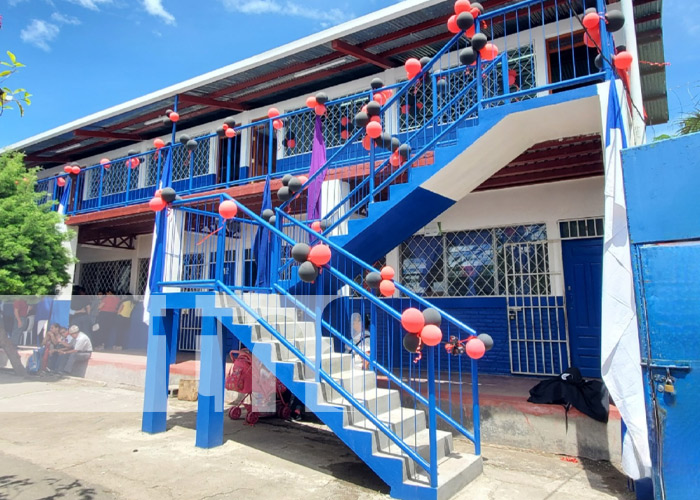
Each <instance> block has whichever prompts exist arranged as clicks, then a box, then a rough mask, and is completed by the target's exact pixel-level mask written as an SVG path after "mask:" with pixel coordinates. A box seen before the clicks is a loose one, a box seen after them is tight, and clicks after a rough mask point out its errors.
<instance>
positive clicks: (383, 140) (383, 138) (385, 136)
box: [377, 132, 392, 149]
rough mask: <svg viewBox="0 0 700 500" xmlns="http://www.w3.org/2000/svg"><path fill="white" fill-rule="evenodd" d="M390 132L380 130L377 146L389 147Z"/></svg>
mask: <svg viewBox="0 0 700 500" xmlns="http://www.w3.org/2000/svg"><path fill="white" fill-rule="evenodd" d="M391 139H392V137H391V134H390V133H389V132H382V135H380V136H379V139H378V140H377V142H378V143H379V146H380V147H382V148H384V149H390V148H391Z"/></svg>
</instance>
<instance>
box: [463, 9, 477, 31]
mask: <svg viewBox="0 0 700 500" xmlns="http://www.w3.org/2000/svg"><path fill="white" fill-rule="evenodd" d="M476 10H477V11H478V10H479V9H476ZM472 16H473V17H474V19H476V16H474V14H472ZM475 26H476V25H472V27H471V28H469V29H468V30H467V31H466V32H465V34H466V35H467V38H472V37H473V36H474V35H476V27H475Z"/></svg>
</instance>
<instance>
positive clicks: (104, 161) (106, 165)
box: [100, 158, 109, 168]
mask: <svg viewBox="0 0 700 500" xmlns="http://www.w3.org/2000/svg"><path fill="white" fill-rule="evenodd" d="M100 165H102V166H103V167H104V168H109V159H108V158H102V159H101V160H100Z"/></svg>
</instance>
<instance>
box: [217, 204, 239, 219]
mask: <svg viewBox="0 0 700 500" xmlns="http://www.w3.org/2000/svg"><path fill="white" fill-rule="evenodd" d="M237 213H238V205H236V202H235V201H233V200H224V201H222V202H221V203H220V204H219V215H220V216H221V217H223V218H224V219H233V218H234V217H235V216H236V214H237Z"/></svg>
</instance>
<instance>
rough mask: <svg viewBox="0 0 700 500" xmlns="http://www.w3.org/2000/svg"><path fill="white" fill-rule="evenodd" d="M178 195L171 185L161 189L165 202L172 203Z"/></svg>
mask: <svg viewBox="0 0 700 500" xmlns="http://www.w3.org/2000/svg"><path fill="white" fill-rule="evenodd" d="M176 196H177V193H176V192H175V190H174V189H173V188H171V187H165V188H163V189H161V190H160V197H161V198H163V201H164V202H165V203H172V202H173V201H175V197H176Z"/></svg>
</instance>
